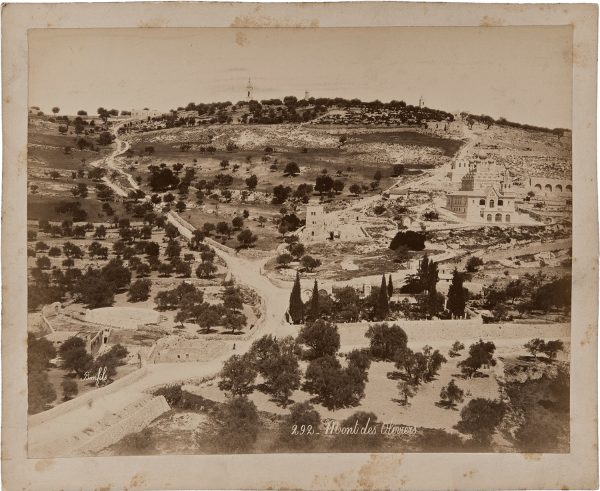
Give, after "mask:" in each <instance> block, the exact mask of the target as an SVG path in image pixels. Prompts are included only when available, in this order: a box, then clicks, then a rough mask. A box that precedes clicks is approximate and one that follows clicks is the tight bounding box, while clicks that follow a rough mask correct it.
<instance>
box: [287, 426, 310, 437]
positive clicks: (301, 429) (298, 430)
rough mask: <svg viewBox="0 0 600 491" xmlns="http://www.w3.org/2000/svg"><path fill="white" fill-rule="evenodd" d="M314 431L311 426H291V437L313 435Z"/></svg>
mask: <svg viewBox="0 0 600 491" xmlns="http://www.w3.org/2000/svg"><path fill="white" fill-rule="evenodd" d="M314 434H315V430H314V429H313V427H312V425H300V426H298V425H294V426H292V435H314Z"/></svg>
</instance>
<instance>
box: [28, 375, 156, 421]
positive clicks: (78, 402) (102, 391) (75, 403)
mask: <svg viewBox="0 0 600 491" xmlns="http://www.w3.org/2000/svg"><path fill="white" fill-rule="evenodd" d="M147 372H148V368H147V367H143V368H140V369H139V370H136V371H135V372H131V373H129V374H127V375H125V376H124V377H122V378H120V379H117V380H115V381H114V382H113V383H111V384H109V385H105V386H104V387H99V388H97V389H94V390H90V391H89V392H86V393H85V394H82V395H80V396H78V397H75V398H74V399H71V400H70V401H67V402H63V403H61V404H59V405H58V406H56V407H53V408H52V409H48V410H47V411H43V412H41V413H38V414H34V415H32V416H29V417H28V419H27V425H28V427H29V428H31V427H33V426H37V425H39V424H42V423H45V422H46V421H49V420H51V419H53V418H56V417H58V416H62V415H63V414H67V413H68V412H69V411H72V410H74V409H76V408H79V407H81V406H84V405H86V404H89V403H91V402H92V401H93V400H94V399H97V398H98V397H104V396H107V395H109V394H112V393H114V392H118V391H119V390H121V389H122V388H123V387H124V386H126V385H130V384H131V383H133V382H135V381H137V380H139V379H141V378H142V377H143V376H144V375H146V373H147Z"/></svg>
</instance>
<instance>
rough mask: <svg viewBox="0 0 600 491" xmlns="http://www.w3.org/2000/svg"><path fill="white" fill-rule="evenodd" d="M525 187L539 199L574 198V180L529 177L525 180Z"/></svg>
mask: <svg viewBox="0 0 600 491" xmlns="http://www.w3.org/2000/svg"><path fill="white" fill-rule="evenodd" d="M525 189H526V191H527V193H530V194H531V193H532V194H533V198H534V199H538V200H544V201H563V202H565V201H570V200H571V199H572V198H573V181H571V180H568V179H552V178H547V177H528V178H527V179H526V180H525Z"/></svg>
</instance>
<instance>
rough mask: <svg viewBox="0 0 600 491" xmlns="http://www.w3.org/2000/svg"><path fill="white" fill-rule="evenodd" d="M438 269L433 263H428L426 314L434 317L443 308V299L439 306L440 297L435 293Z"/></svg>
mask: <svg viewBox="0 0 600 491" xmlns="http://www.w3.org/2000/svg"><path fill="white" fill-rule="evenodd" d="M438 279H439V276H438V268H437V264H436V263H434V262H433V261H430V262H429V266H428V268H427V278H426V283H427V312H428V313H429V315H436V314H437V313H439V311H440V310H441V309H442V308H443V299H442V302H441V305H440V295H438V292H437V287H436V285H437V282H438Z"/></svg>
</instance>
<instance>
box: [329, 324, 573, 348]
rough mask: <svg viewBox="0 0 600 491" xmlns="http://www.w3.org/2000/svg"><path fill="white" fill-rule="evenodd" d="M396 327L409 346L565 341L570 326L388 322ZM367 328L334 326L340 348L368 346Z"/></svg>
mask: <svg viewBox="0 0 600 491" xmlns="http://www.w3.org/2000/svg"><path fill="white" fill-rule="evenodd" d="M387 323H388V324H389V325H392V324H396V325H398V326H400V327H401V328H402V329H403V330H404V331H405V332H406V335H407V336H408V343H409V344H413V343H416V344H447V345H451V344H452V343H453V342H454V341H476V340H478V339H483V340H487V341H494V342H496V341H499V340H502V339H533V338H536V337H539V338H544V339H568V338H569V336H570V324H568V323H562V324H558V323H557V324H516V323H509V322H507V323H500V324H483V323H482V322H481V319H477V318H476V319H451V320H422V321H403V320H399V321H388V322H387ZM371 324H379V323H378V322H355V323H340V324H337V326H338V332H339V333H340V340H341V344H342V347H344V346H346V347H361V346H365V347H366V346H368V344H369V340H368V339H367V338H366V337H365V333H366V332H367V330H368V329H369V326H370V325H371Z"/></svg>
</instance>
